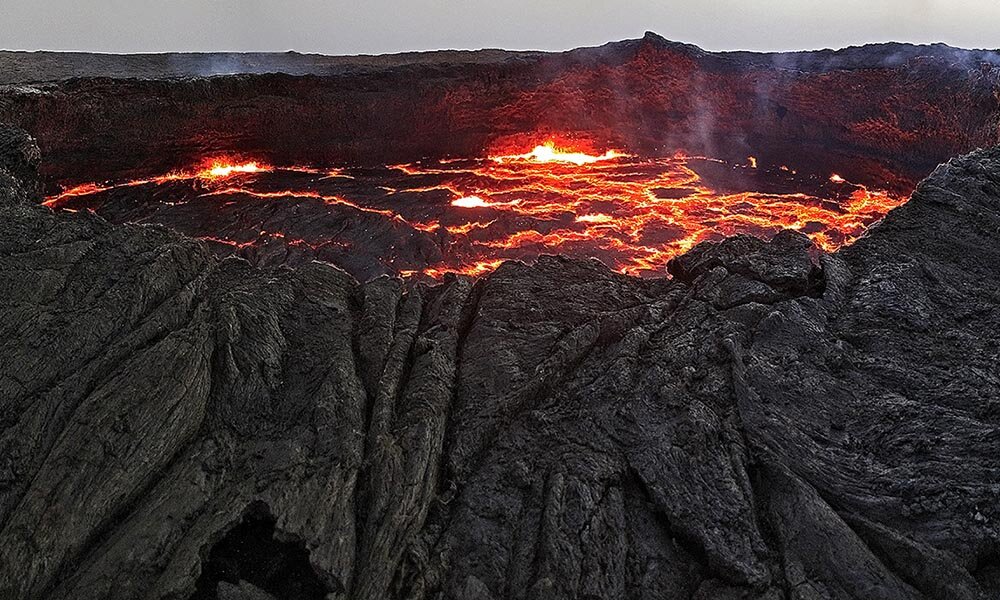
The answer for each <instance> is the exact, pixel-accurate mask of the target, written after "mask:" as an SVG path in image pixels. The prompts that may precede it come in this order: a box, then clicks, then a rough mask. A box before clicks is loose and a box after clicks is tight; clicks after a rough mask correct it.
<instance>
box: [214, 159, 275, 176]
mask: <svg viewBox="0 0 1000 600" xmlns="http://www.w3.org/2000/svg"><path fill="white" fill-rule="evenodd" d="M270 170H272V169H271V167H266V166H261V165H259V164H257V163H256V162H248V163H243V164H235V165H234V164H228V163H220V162H216V163H213V164H212V166H211V167H208V168H207V169H203V170H202V171H200V172H199V173H198V176H199V177H202V178H206V179H223V178H226V177H229V176H230V175H233V174H235V173H262V172H265V171H270Z"/></svg>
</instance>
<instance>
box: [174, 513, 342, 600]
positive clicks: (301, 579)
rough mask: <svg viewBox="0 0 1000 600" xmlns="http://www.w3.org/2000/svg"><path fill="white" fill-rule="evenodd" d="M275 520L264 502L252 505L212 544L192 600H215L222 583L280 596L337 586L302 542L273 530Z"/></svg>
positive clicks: (322, 592)
mask: <svg viewBox="0 0 1000 600" xmlns="http://www.w3.org/2000/svg"><path fill="white" fill-rule="evenodd" d="M276 522H277V519H276V518H275V517H274V515H272V514H271V512H270V509H269V508H268V507H267V505H266V504H264V503H263V502H255V503H253V504H251V505H250V507H249V509H248V510H247V512H246V515H245V516H244V517H243V520H242V521H240V523H239V524H238V525H236V526H235V527H234V528H233V529H231V530H230V531H229V532H228V533H226V534H225V535H224V536H223V537H222V538H221V539H220V540H219V541H218V542H216V543H215V545H214V546H212V549H211V550H210V551H209V553H208V560H207V561H206V562H205V563H204V564H203V565H202V569H201V576H200V577H199V578H198V582H197V583H196V587H195V592H194V594H192V595H191V597H190V600H217V599H218V598H219V596H218V588H219V583H220V582H226V583H229V584H232V585H240V582H241V581H244V582H248V583H250V584H252V585H253V586H255V587H257V588H259V589H261V590H263V591H265V592H268V593H270V594H272V595H274V596H275V597H277V598H281V599H282V600H323V599H324V598H326V594H327V593H328V592H331V591H335V590H330V589H328V588H327V586H326V585H325V584H324V583H323V581H322V579H320V577H319V575H317V574H316V572H315V571H314V570H313V568H312V566H311V565H310V564H309V551H308V550H307V549H306V547H305V545H304V544H303V543H301V542H295V541H285V540H283V539H282V538H281V536H280V534H278V535H276V532H275V523H276Z"/></svg>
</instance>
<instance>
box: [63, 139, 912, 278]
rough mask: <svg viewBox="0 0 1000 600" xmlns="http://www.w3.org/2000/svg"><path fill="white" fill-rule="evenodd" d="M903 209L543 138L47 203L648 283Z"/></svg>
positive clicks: (835, 185)
mask: <svg viewBox="0 0 1000 600" xmlns="http://www.w3.org/2000/svg"><path fill="white" fill-rule="evenodd" d="M521 150H523V149H521ZM886 187H888V186H886ZM905 201H906V197H905V196H902V195H899V194H896V193H893V192H889V191H885V190H883V189H876V188H875V187H868V186H865V185H861V184H856V183H851V182H848V181H846V180H845V179H844V178H842V177H840V176H839V175H836V174H824V175H819V174H811V175H807V174H800V173H798V172H796V171H793V170H791V169H789V168H787V167H783V166H781V165H765V164H758V161H757V159H756V158H754V157H748V158H747V160H746V161H745V162H743V163H741V164H731V163H727V162H724V161H721V160H717V159H713V158H708V157H695V156H688V155H685V154H682V153H677V154H674V155H671V156H665V157H656V158H650V157H641V156H633V155H630V154H629V153H627V152H625V151H621V150H615V149H611V150H606V151H604V152H596V151H595V152H593V153H590V152H585V151H580V150H578V149H574V148H567V147H563V146H562V145H560V146H557V145H556V144H555V143H553V142H546V143H544V144H541V145H538V146H536V147H535V148H533V149H531V150H528V151H519V150H514V151H509V152H494V153H490V155H489V156H488V157H487V158H478V159H471V158H470V159H448V160H439V161H427V162H416V163H410V164H402V165H388V166H385V167H381V168H360V167H355V168H337V169H319V168H313V167H296V166H292V167H276V166H270V165H267V164H265V163H264V162H261V161H257V162H253V161H242V160H236V159H231V158H230V159H220V160H216V161H213V162H210V163H207V164H205V165H203V166H202V167H200V168H196V169H191V170H188V171H179V172H172V173H168V174H165V175H161V176H157V177H150V178H144V179H138V180H133V181H121V182H109V183H100V184H99V183H88V184H83V185H79V186H76V187H72V188H69V189H65V190H63V191H62V192H61V193H59V194H56V195H53V196H50V197H49V198H48V199H47V200H46V202H45V203H46V204H47V205H49V206H51V207H53V208H57V209H64V210H81V209H85V210H91V211H94V212H97V213H98V214H101V215H103V216H105V217H106V218H108V219H110V220H112V221H116V222H147V223H161V224H164V225H167V226H170V227H173V228H175V229H178V230H180V231H182V232H184V233H186V234H189V235H193V236H196V237H200V238H202V239H205V240H206V241H209V242H211V243H212V244H214V245H216V246H217V247H218V249H219V250H220V251H222V252H226V251H229V252H237V253H239V254H241V255H243V256H245V257H247V258H250V259H252V260H255V261H257V262H261V263H275V262H277V263H293V264H294V263H296V262H301V261H305V260H312V259H319V260H326V261H329V262H333V263H335V264H338V265H340V266H341V267H343V268H345V269H347V270H348V271H350V272H352V274H354V275H355V276H357V277H359V278H368V277H371V276H374V275H378V274H382V273H390V274H398V275H403V276H413V277H431V278H438V277H440V276H442V275H443V274H445V273H449V272H453V273H461V274H467V275H481V274H484V273H486V272H489V271H491V270H492V269H494V268H496V267H497V266H498V265H499V264H500V263H502V262H503V261H505V260H509V259H520V260H529V261H530V260H531V259H533V258H535V257H537V256H539V255H541V254H564V255H568V256H576V257H593V258H597V259H599V260H600V261H602V262H603V263H605V264H606V265H608V266H609V267H611V268H613V269H615V270H618V271H620V272H622V273H625V274H629V275H637V276H658V275H663V274H664V273H665V267H666V263H667V262H668V261H669V260H670V259H671V258H673V257H675V256H677V255H679V254H682V253H684V252H685V251H687V250H689V249H690V248H692V247H693V246H695V245H696V244H697V243H699V242H701V241H704V240H711V239H719V238H722V237H725V236H731V235H735V234H740V233H748V234H753V235H757V236H760V237H765V238H768V237H770V236H772V235H774V234H775V233H777V232H778V231H780V230H782V229H795V230H799V231H802V232H803V233H806V234H807V235H809V236H810V237H811V238H812V239H813V241H814V242H815V244H816V245H817V246H818V247H819V248H821V249H823V250H828V251H829V250H835V249H837V248H839V247H841V246H843V245H845V244H849V243H851V242H852V241H854V240H856V239H857V238H858V237H860V236H861V235H862V234H863V233H864V232H865V231H866V229H867V228H868V227H870V226H871V225H872V224H873V223H875V222H876V221H878V220H880V219H881V218H882V217H884V216H885V214H886V213H887V212H888V211H890V210H891V209H893V208H895V207H897V206H899V205H900V204H902V203H903V202H905Z"/></svg>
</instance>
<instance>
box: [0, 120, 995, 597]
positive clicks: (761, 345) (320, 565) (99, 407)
mask: <svg viewBox="0 0 1000 600" xmlns="http://www.w3.org/2000/svg"><path fill="white" fill-rule="evenodd" d="M38 160H39V152H38V148H37V146H36V145H35V144H34V142H33V140H31V139H30V138H29V137H28V136H27V135H26V134H24V133H23V132H20V131H18V130H13V129H2V130H0V164H3V165H4V168H3V170H2V171H0V277H2V281H3V282H4V284H3V285H2V286H0V311H2V318H0V328H2V335H0V344H2V350H0V398H2V404H0V597H3V598H11V599H29V598H32V599H33V598H45V599H80V598H88V599H103V598H109V599H110V598H115V599H118V598H121V599H126V598H128V599H131V598H177V599H186V598H247V599H251V598H291V599H299V598H344V599H347V598H350V599H380V598H413V599H416V598H453V599H469V600H471V599H482V598H487V599H488V598H494V599H500V598H526V599H529V598H530V599H538V598H609V599H610V598H692V599H710V598H711V599H717V598H722V599H736V598H756V599H768V600H777V599H781V598H790V599H791V598H795V599H814V598H831V599H841V598H843V599H847V598H851V599H866V600H871V599H880V598H885V599H917V598H928V599H930V598H935V599H936V598H940V599H946V598H947V599H955V598H958V599H977V598H995V597H997V594H1000V509H998V506H1000V480H998V473H1000V469H998V466H1000V465H998V458H997V457H998V456H1000V427H998V425H1000V374H998V372H997V369H996V364H997V362H996V361H997V354H998V338H997V335H996V332H997V331H998V330H1000V323H998V321H1000V315H998V313H997V311H996V303H997V301H998V299H1000V285H998V283H997V281H998V274H1000V273H998V267H997V265H1000V245H998V244H997V243H996V236H997V231H998V230H1000V149H992V150H983V151H978V152H975V153H972V154H970V155H967V156H964V157H961V158H956V159H954V160H952V161H950V162H949V163H947V164H946V165H942V166H941V167H939V168H938V169H937V170H936V171H935V172H934V173H933V174H932V175H931V177H929V178H928V179H927V180H926V181H925V182H924V183H923V184H921V185H920V187H919V189H918V190H917V191H916V193H915V194H914V196H913V199H912V201H910V202H909V203H908V204H906V205H905V206H903V207H902V208H899V209H897V210H896V211H894V212H893V213H891V214H890V215H889V217H888V218H887V219H886V220H885V221H884V222H883V223H882V224H880V225H879V226H877V227H876V228H875V229H874V230H873V231H872V232H871V233H870V234H869V235H868V236H867V237H865V238H863V239H862V240H861V241H859V242H858V243H856V244H855V245H854V246H852V247H850V248H847V249H845V250H843V251H841V252H839V253H837V254H835V255H825V256H822V257H820V258H819V259H818V260H817V259H814V258H812V257H811V256H812V255H811V253H810V251H809V247H808V240H807V239H806V238H805V237H804V236H801V235H800V234H796V233H790V232H789V233H784V234H781V235H779V236H778V237H776V238H775V239H774V240H773V241H771V242H763V241H760V240H757V239H754V238H746V237H737V238H730V239H728V240H726V241H724V242H721V243H705V244H702V245H700V246H698V247H696V248H695V249H694V250H693V251H691V252H690V253H688V254H686V255H684V256H683V257H681V258H679V259H677V260H676V261H674V262H673V263H672V264H671V272H672V274H673V277H672V278H671V279H661V280H638V279H632V278H627V277H624V276H620V275H617V274H614V273H612V272H610V271H609V270H607V269H606V268H604V267H603V266H601V265H600V264H599V263H597V262H596V261H570V260H566V259H561V258H555V257H546V258H543V259H541V260H539V261H538V262H537V263H536V264H535V265H532V266H526V265H523V264H519V263H506V264H504V265H503V266H502V267H501V268H499V269H498V270H497V271H496V272H494V273H493V274H491V275H489V276H487V277H485V278H483V279H481V280H478V281H472V280H469V279H464V278H450V279H447V280H446V281H444V282H443V283H442V284H440V285H437V286H434V287H428V286H425V285H417V286H416V287H413V288H412V289H406V288H405V287H404V286H403V284H402V282H401V281H399V280H396V279H389V278H379V279H375V280H372V281H369V282H367V283H364V284H359V283H358V282H356V281H355V280H353V279H352V278H351V277H350V276H348V275H347V274H345V273H344V272H342V271H340V270H338V269H337V268H335V267H333V266H330V265H327V264H323V263H312V264H309V265H307V266H304V267H300V268H298V269H295V270H291V269H286V268H282V269H274V270H264V269H259V268H255V267H252V266H250V265H249V264H248V263H246V262H244V261H242V260H241V259H236V258H228V259H221V260H220V259H218V258H216V257H214V256H213V255H212V254H211V253H210V251H209V250H208V249H207V248H206V246H205V245H204V244H203V243H201V242H197V241H194V240H191V239H186V238H184V237H182V236H180V235H178V234H176V233H173V232H171V231H169V230H167V229H165V228H162V227H158V226H138V225H110V224H109V223H107V222H105V221H103V220H102V219H100V218H98V217H95V216H93V215H89V214H84V213H80V214H66V213H61V214H60V213H53V212H51V211H50V210H48V209H47V208H43V207H41V206H38V205H37V204H36V202H37V196H36V195H37V193H38V186H37V184H36V182H35V181H34V174H33V172H34V170H35V168H36V167H37V164H38Z"/></svg>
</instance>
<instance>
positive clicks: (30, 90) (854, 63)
mask: <svg viewBox="0 0 1000 600" xmlns="http://www.w3.org/2000/svg"><path fill="white" fill-rule="evenodd" d="M213 58H214V59H218V60H219V61H221V62H222V63H227V62H229V61H230V60H233V57H232V56H226V55H216V56H215V57H213V56H212V55H203V56H173V57H170V56H161V57H149V56H133V57H113V56H89V57H88V56H86V55H82V56H81V55H70V56H66V57H53V56H51V55H46V54H39V55H31V56H28V57H25V56H23V55H18V54H0V71H2V72H4V73H5V74H8V75H6V77H8V78H12V77H18V76H20V77H24V78H31V79H36V80H37V79H39V78H47V79H55V80H56V81H50V82H48V83H37V84H30V85H27V84H24V82H23V81H22V82H19V83H18V84H16V85H7V86H2V87H0V122H6V123H12V124H15V125H17V126H19V127H21V128H22V129H25V130H26V131H28V132H30V133H31V134H32V135H33V136H35V137H36V138H37V139H38V141H39V146H40V147H41V149H42V151H43V153H44V154H45V156H46V158H47V160H46V164H45V165H44V166H43V169H42V174H43V176H44V178H45V180H46V183H50V184H52V183H64V184H67V183H73V182H76V183H80V182H86V181H99V180H102V179H112V178H121V177H124V178H134V177H136V176H137V175H141V174H148V175H153V174H160V173H163V172H166V171H169V170H170V169H174V168H186V167H189V166H190V165H191V164H194V163H196V162H197V161H199V160H200V159H204V158H211V157H215V156H218V155H219V154H242V155H247V156H250V157H253V158H255V159H259V160H266V161H268V162H271V163H274V164H280V165H289V164H300V163H310V164H320V165H323V166H329V165H334V164H340V163H349V164H358V163H360V164H367V165H374V164H377V165H381V164H386V163H394V162H409V161H412V160H415V159H417V158H421V157H435V158H440V157H444V156H464V157H470V156H471V157H477V156H482V155H483V153H484V151H485V150H487V149H489V148H491V147H493V146H494V145H495V144H501V145H502V144H505V143H507V142H509V141H512V140H513V141H519V142H520V145H522V146H523V145H524V144H525V143H527V146H526V148H525V149H527V148H531V147H533V146H534V145H535V144H536V143H539V140H538V138H539V137H542V136H545V135H549V134H552V133H555V134H560V135H566V136H572V137H576V138H580V139H584V140H593V141H594V142H595V143H596V144H597V145H599V146H602V151H603V150H604V149H607V148H608V147H618V148H625V149H627V150H628V151H630V152H635V153H639V154H648V155H652V156H669V155H671V154H672V153H673V152H674V151H676V150H683V151H685V152H687V153H688V154H694V155H707V156H712V157H714V158H720V159H725V160H739V161H743V160H746V157H747V156H748V155H753V156H756V157H759V158H760V160H761V164H773V165H788V166H790V167H791V168H793V169H798V170H800V171H802V172H810V173H821V174H822V176H823V177H826V176H828V175H829V174H830V173H839V174H841V175H843V176H844V177H847V178H848V179H849V180H851V181H857V182H861V183H866V184H878V186H879V187H885V186H886V185H889V186H892V187H897V186H898V187H900V188H901V189H902V191H903V192H905V193H909V192H910V191H911V190H912V185H913V184H915V183H916V181H917V180H919V179H921V178H923V177H924V176H925V175H926V174H927V173H928V172H929V171H930V170H931V169H933V168H934V166H936V165H937V164H938V163H940V162H942V161H944V160H946V159H947V158H949V157H951V156H954V155H956V154H959V153H963V152H968V151H971V150H973V149H975V148H977V147H979V146H989V145H993V144H996V143H998V142H1000V96H998V94H997V89H998V86H1000V54H997V53H996V52H987V51H968V50H959V49H956V48H949V47H947V46H940V45H939V46H911V45H905V44H884V45H876V46H865V47H860V48H849V49H846V50H841V51H821V52H800V53H781V54H755V53H746V52H731V53H711V52H705V51H703V50H701V49H699V48H696V47H694V46H690V45H686V44H679V43H675V42H669V41H667V40H665V39H663V38H662V37H659V36H657V35H655V34H652V33H650V34H647V35H646V36H645V37H643V38H642V39H637V40H625V41H622V42H615V43H611V44H607V45H604V46H601V47H597V48H580V49H577V50H572V51H568V52H562V53H498V52H495V51H485V52H473V53H440V54H438V53H431V54H418V55H402V56H398V57H391V56H390V57H361V58H359V59H349V58H336V57H301V56H297V55H288V56H285V57H284V58H283V59H281V58H279V57H275V56H273V55H272V56H269V57H261V56H257V57H254V56H252V55H246V56H242V57H239V60H235V61H234V62H233V70H236V71H244V73H243V74H239V75H234V76H217V77H203V76H201V75H205V74H208V73H213V72H216V70H213V67H212V65H211V64H209V65H208V66H207V68H205V65H204V64H203V62H204V61H209V62H211V61H212V60H213ZM57 59H58V61H57V62H55V63H54V62H53V61H55V60H57ZM28 60H33V61H34V64H33V65H31V68H28V66H26V64H25V62H26V61H28ZM352 60H353V61H355V63H356V64H354V66H352V67H350V68H348V66H347V65H349V64H351V61H352ZM73 65H76V66H75V67H74V66H73ZM88 65H89V66H88ZM310 65H311V66H310ZM336 65H340V66H336ZM4 67H6V68H4ZM67 70H69V71H71V72H74V73H78V74H80V75H81V77H78V78H73V79H66V80H60V79H61V78H62V77H65V76H66V72H67ZM261 70H277V71H282V70H283V71H285V73H270V74H263V73H260V71H261ZM119 72H121V73H123V74H125V75H129V74H131V75H137V76H140V77H149V76H150V75H155V78H154V79H148V78H147V79H125V78H120V77H114V78H112V77H95V76H94V75H95V73H105V74H108V73H110V74H115V73H119ZM18 74H20V75H18ZM177 75H186V76H189V78H187V79H183V80H169V81H168V80H164V79H163V78H165V77H170V76H177ZM3 77H4V75H0V81H2V80H3ZM8 80H10V79H8ZM524 135H528V136H529V139H528V140H523V139H520V138H521V137H523V136H524ZM520 151H524V150H520Z"/></svg>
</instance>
